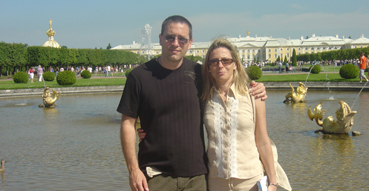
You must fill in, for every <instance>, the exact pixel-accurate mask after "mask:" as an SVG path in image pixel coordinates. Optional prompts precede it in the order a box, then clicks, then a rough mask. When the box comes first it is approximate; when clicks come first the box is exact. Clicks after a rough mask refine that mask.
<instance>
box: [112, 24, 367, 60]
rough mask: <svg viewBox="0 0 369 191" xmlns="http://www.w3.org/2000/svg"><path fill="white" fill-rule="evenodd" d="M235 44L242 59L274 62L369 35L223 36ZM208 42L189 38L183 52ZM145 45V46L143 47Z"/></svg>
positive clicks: (156, 47)
mask: <svg viewBox="0 0 369 191" xmlns="http://www.w3.org/2000/svg"><path fill="white" fill-rule="evenodd" d="M226 38H227V39H228V40H229V41H231V42H232V43H233V45H235V46H236V48H237V50H238V55H239V57H240V59H241V60H242V61H244V62H253V61H262V62H275V61H276V60H277V58H278V56H279V57H280V58H281V59H284V57H285V56H286V57H287V59H288V60H289V59H290V58H291V57H292V52H293V49H295V51H296V55H299V54H305V53H318V52H327V51H332V50H339V49H352V48H365V47H369V39H368V38H365V37H364V35H363V34H362V35H360V37H359V38H357V39H351V38H345V37H344V36H343V37H342V38H340V37H339V36H338V35H335V36H315V34H313V35H312V36H311V37H309V38H303V37H302V36H301V38H300V39H284V38H273V37H272V36H270V37H258V36H257V35H255V37H251V36H250V32H249V31H247V35H246V37H242V36H241V35H239V37H238V38H235V37H226ZM211 43H212V42H211V41H209V42H193V43H192V46H191V49H190V50H188V51H187V53H186V56H190V55H193V56H201V57H202V58H205V56H206V52H207V49H208V48H209V46H210V44H211ZM143 47H146V48H143ZM112 49H116V50H126V51H131V52H133V53H137V54H141V55H150V56H153V55H158V54H161V46H160V44H159V43H152V44H151V45H150V48H147V46H144V45H142V44H141V43H136V42H135V41H133V44H130V45H119V46H116V47H114V48H112Z"/></svg>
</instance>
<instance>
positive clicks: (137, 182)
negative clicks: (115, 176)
mask: <svg viewBox="0 0 369 191" xmlns="http://www.w3.org/2000/svg"><path fill="white" fill-rule="evenodd" d="M129 186H130V187H131V190H132V191H149V186H148V185H147V181H146V177H145V175H144V174H143V173H142V171H141V170H140V169H139V168H136V169H134V170H132V171H131V172H130V173H129Z"/></svg>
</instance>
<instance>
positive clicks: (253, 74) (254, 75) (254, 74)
mask: <svg viewBox="0 0 369 191" xmlns="http://www.w3.org/2000/svg"><path fill="white" fill-rule="evenodd" d="M246 73H247V75H248V76H249V78H250V79H251V80H257V79H259V78H261V76H262V75H263V72H262V71H261V69H260V67H259V66H255V65H254V66H250V67H248V68H247V69H246Z"/></svg>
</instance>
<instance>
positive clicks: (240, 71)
mask: <svg viewBox="0 0 369 191" xmlns="http://www.w3.org/2000/svg"><path fill="white" fill-rule="evenodd" d="M220 47H223V48H227V49H228V50H229V51H230V52H231V55H232V59H233V60H234V62H235V64H236V67H237V68H236V69H235V70H234V72H233V80H232V84H234V85H235V91H236V92H235V93H236V94H240V95H246V94H247V92H248V88H247V84H248V83H249V81H250V79H249V77H248V76H247V74H246V72H245V69H244V68H243V66H242V64H241V62H240V59H239V58H238V54H237V51H236V48H235V47H234V46H233V45H232V43H231V42H229V41H228V40H226V39H222V38H218V39H216V40H214V42H213V43H212V44H211V45H210V47H209V49H208V52H207V53H206V57H205V62H204V64H203V65H202V78H203V82H204V83H203V94H202V96H201V100H202V101H206V100H209V99H211V93H210V89H211V88H212V87H213V86H214V85H215V84H216V82H215V79H214V78H213V76H212V75H211V74H210V69H209V59H210V55H211V53H212V52H213V50H215V49H217V48H220Z"/></svg>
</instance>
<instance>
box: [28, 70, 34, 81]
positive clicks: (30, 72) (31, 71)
mask: <svg viewBox="0 0 369 191" xmlns="http://www.w3.org/2000/svg"><path fill="white" fill-rule="evenodd" d="M34 76H35V69H34V68H33V67H31V68H30V69H29V71H28V77H29V79H30V80H31V83H33V77H34Z"/></svg>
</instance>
